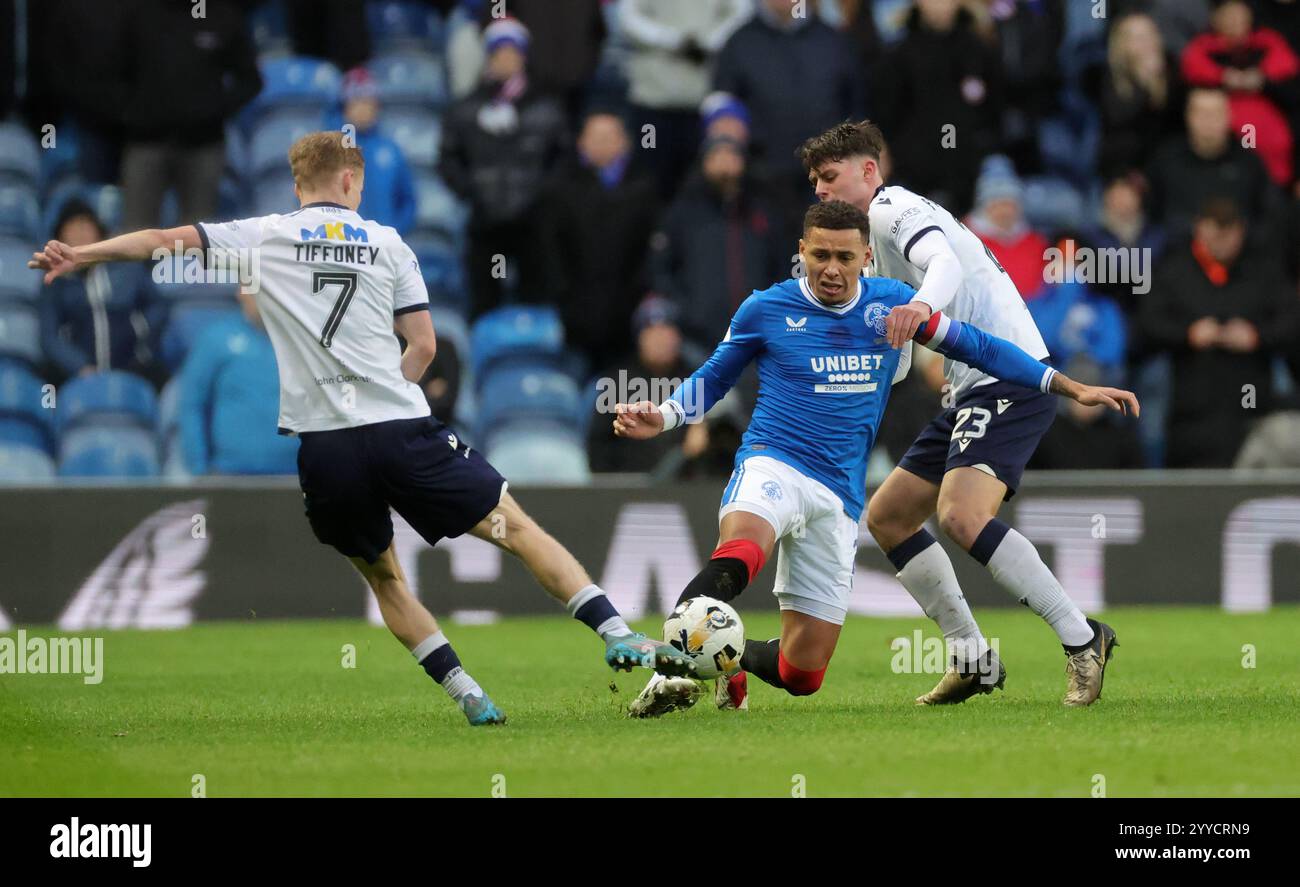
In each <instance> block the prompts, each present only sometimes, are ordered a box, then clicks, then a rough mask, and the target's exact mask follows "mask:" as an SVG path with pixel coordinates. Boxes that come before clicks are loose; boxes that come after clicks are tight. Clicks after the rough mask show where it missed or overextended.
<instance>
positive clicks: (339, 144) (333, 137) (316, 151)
mask: <svg viewBox="0 0 1300 887" xmlns="http://www.w3.org/2000/svg"><path fill="white" fill-rule="evenodd" d="M289 168H290V169H291V170H293V180H294V182H296V183H297V185H298V187H299V188H304V189H307V190H313V189H316V188H319V187H321V186H322V185H326V184H328V183H329V181H330V180H331V179H332V178H333V177H334V176H335V175H337V174H338V173H339V172H340V171H342V170H343V169H345V168H350V169H352V170H355V171H356V172H359V173H364V172H365V170H366V159H365V158H364V157H362V156H361V149H360V148H358V147H357V146H356V145H355V143H354V144H352V145H351V146H348V145H345V144H344V141H343V133H342V132H337V131H333V130H329V131H326V132H313V133H309V134H307V135H305V136H303V137H302V138H300V139H298V141H296V142H294V143H293V147H291V148H290V149H289Z"/></svg>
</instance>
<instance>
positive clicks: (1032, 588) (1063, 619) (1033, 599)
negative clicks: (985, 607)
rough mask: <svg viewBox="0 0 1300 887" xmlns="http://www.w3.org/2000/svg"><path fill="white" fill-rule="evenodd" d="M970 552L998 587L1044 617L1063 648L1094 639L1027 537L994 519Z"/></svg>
mask: <svg viewBox="0 0 1300 887" xmlns="http://www.w3.org/2000/svg"><path fill="white" fill-rule="evenodd" d="M970 553H971V556H972V557H973V558H975V559H976V560H977V561H979V562H980V563H982V564H984V565H985V566H987V567H988V568H989V572H990V573H992V574H993V578H994V579H996V580H997V582H998V584H999V585H1001V586H1002V587H1003V588H1005V589H1006V590H1007V591H1009V592H1011V593H1012V594H1013V595H1015V597H1016V599H1017V600H1019V601H1020V602H1021V603H1022V604H1024V605H1025V606H1027V607H1029V609H1031V610H1033V611H1034V612H1035V613H1037V614H1038V615H1039V616H1041V617H1042V618H1043V621H1045V622H1046V623H1047V624H1048V625H1050V626H1051V627H1052V630H1053V631H1055V632H1056V635H1057V637H1059V638H1060V639H1061V643H1062V644H1063V645H1065V646H1067V647H1080V646H1083V645H1084V644H1087V643H1088V642H1089V641H1091V640H1092V638H1093V630H1092V627H1091V626H1090V625H1088V620H1087V617H1085V616H1084V615H1083V613H1082V612H1081V611H1080V610H1079V608H1078V607H1077V606H1075V604H1074V601H1072V600H1070V598H1069V596H1068V595H1067V594H1066V593H1065V589H1064V588H1062V587H1061V583H1060V582H1059V581H1057V578H1056V576H1054V575H1053V574H1052V571H1051V570H1049V569H1048V568H1047V564H1045V563H1043V559H1042V558H1041V557H1039V556H1038V549H1036V548H1034V544H1033V543H1032V542H1030V541H1029V540H1028V539H1026V538H1025V537H1024V536H1022V535H1020V534H1019V533H1017V532H1016V531H1015V530H1013V529H1011V527H1009V526H1008V525H1007V524H1005V523H1003V522H1002V521H1000V520H998V519H997V518H993V519H992V520H991V521H989V522H988V524H987V525H986V526H985V527H984V529H983V530H981V531H980V534H979V537H978V538H976V540H975V544H974V545H972V546H971V550H970Z"/></svg>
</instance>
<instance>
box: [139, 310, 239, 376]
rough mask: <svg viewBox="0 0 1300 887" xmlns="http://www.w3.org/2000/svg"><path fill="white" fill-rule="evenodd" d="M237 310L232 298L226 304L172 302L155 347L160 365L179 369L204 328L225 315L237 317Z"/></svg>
mask: <svg viewBox="0 0 1300 887" xmlns="http://www.w3.org/2000/svg"><path fill="white" fill-rule="evenodd" d="M239 313H240V309H239V308H238V307H237V305H236V304H235V303H234V302H233V301H232V302H230V303H228V304H223V303H215V304H214V303H212V302H206V301H205V302H194V303H189V302H181V303H178V304H175V305H173V306H172V310H171V315H170V316H169V317H168V318H167V327H166V329H164V330H163V334H162V342H161V345H160V347H159V351H160V354H159V356H160V357H161V358H162V362H163V365H164V366H166V367H167V368H168V369H169V370H171V371H172V372H176V371H177V370H179V369H180V367H181V364H183V363H184V362H185V358H186V356H187V355H188V354H189V353H190V349H191V348H192V347H194V343H195V341H197V340H198V337H199V336H200V335H202V334H203V331H204V330H205V329H207V328H208V327H209V326H211V325H213V324H215V323H220V322H222V321H224V320H226V319H228V318H231V317H237V316H238V315H239Z"/></svg>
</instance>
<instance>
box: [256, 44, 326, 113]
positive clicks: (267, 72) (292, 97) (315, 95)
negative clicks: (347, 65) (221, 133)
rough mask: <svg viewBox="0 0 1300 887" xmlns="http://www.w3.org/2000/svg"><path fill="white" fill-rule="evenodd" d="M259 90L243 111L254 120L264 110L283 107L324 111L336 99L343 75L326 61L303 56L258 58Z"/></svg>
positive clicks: (266, 111) (317, 111) (264, 111)
mask: <svg viewBox="0 0 1300 887" xmlns="http://www.w3.org/2000/svg"><path fill="white" fill-rule="evenodd" d="M257 67H258V69H259V70H260V71H261V72H262V91H261V92H260V93H258V94H257V98H255V99H253V101H252V102H251V103H250V106H249V108H247V109H245V111H244V114H247V115H251V116H249V117H247V118H246V119H247V120H248V122H250V123H252V122H256V121H257V120H258V119H259V118H260V117H262V116H263V115H264V114H266V113H268V112H271V111H276V110H280V109H283V108H299V109H306V110H314V111H315V112H316V113H317V114H322V113H324V111H325V109H326V108H328V107H331V106H332V105H334V103H336V102H337V101H338V98H339V88H340V87H341V86H342V83H343V75H342V74H340V73H339V69H338V68H336V67H334V65H332V64H330V63H329V62H327V61H323V60H321V59H316V58H308V57H306V56H284V57H276V58H262V59H259V60H258V63H257Z"/></svg>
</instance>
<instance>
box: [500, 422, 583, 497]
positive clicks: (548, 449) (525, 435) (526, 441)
mask: <svg viewBox="0 0 1300 887" xmlns="http://www.w3.org/2000/svg"><path fill="white" fill-rule="evenodd" d="M486 452H487V457H488V461H490V462H491V463H492V465H493V467H494V468H496V470H497V471H499V472H501V474H502V475H504V476H505V477H506V478H508V479H509V480H510V482H511V483H520V484H530V485H533V486H583V485H586V484H588V483H590V482H591V469H590V467H589V466H588V463H587V451H586V449H585V448H584V447H583V444H582V441H581V440H580V439H579V438H578V436H577V435H576V434H575V433H574V432H572V431H570V430H569V429H566V428H562V427H559V426H555V425H549V424H545V423H544V424H540V425H539V424H537V423H532V422H530V423H528V424H526V425H520V424H515V425H511V426H509V427H507V428H503V429H501V430H500V431H499V432H498V433H497V434H496V435H495V436H494V437H493V439H492V440H491V441H489V442H488V446H487V451H486Z"/></svg>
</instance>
